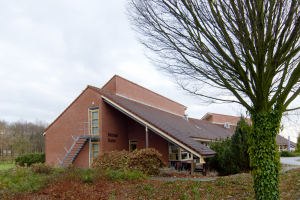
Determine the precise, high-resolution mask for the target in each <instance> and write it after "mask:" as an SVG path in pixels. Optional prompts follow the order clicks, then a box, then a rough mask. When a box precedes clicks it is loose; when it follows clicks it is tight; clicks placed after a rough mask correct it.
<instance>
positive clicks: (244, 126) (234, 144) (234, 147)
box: [205, 117, 251, 175]
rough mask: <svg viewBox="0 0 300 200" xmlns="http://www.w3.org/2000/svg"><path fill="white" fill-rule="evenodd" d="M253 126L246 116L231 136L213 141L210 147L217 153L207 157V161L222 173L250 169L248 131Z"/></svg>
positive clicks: (228, 173)
mask: <svg viewBox="0 0 300 200" xmlns="http://www.w3.org/2000/svg"><path fill="white" fill-rule="evenodd" d="M250 131H251V126H250V125H249V124H248V123H247V122H246V120H245V118H244V117H241V120H240V121H239V122H238V124H237V127H236V129H235V132H234V134H233V135H232V136H231V138H228V137H227V138H226V139H220V140H219V141H218V140H217V141H215V142H212V143H211V144H210V148H211V149H212V150H214V151H215V152H217V155H215V156H213V157H210V158H206V159H205V161H206V162H209V165H210V166H211V167H212V168H214V169H215V170H217V171H218V173H219V174H220V175H230V174H236V173H240V172H248V171H249V170H250V156H249V153H248V149H249V144H248V133H249V132H250Z"/></svg>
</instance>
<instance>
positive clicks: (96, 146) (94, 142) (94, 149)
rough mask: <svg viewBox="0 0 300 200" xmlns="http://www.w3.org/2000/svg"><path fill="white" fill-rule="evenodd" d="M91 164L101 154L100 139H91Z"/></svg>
mask: <svg viewBox="0 0 300 200" xmlns="http://www.w3.org/2000/svg"><path fill="white" fill-rule="evenodd" d="M90 152H91V162H93V160H94V158H95V157H96V156H98V155H99V153H100V143H99V139H91V151H90Z"/></svg>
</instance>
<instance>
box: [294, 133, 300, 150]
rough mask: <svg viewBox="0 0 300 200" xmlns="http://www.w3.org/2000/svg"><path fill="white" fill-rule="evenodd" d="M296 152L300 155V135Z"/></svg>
mask: <svg viewBox="0 0 300 200" xmlns="http://www.w3.org/2000/svg"><path fill="white" fill-rule="evenodd" d="M295 152H297V153H300V134H299V136H298V138H297V147H296V150H295Z"/></svg>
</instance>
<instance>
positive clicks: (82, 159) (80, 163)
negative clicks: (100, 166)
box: [73, 141, 89, 168]
mask: <svg viewBox="0 0 300 200" xmlns="http://www.w3.org/2000/svg"><path fill="white" fill-rule="evenodd" d="M88 163H89V141H87V142H86V143H85V145H84V147H83V148H82V149H81V151H80V153H79V154H78V156H77V157H76V158H75V160H74V161H73V166H76V167H82V168H86V167H89V165H88Z"/></svg>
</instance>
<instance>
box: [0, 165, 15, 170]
mask: <svg viewBox="0 0 300 200" xmlns="http://www.w3.org/2000/svg"><path fill="white" fill-rule="evenodd" d="M14 166H15V164H3V165H0V170H4V169H11V168H13V167H14Z"/></svg>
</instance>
